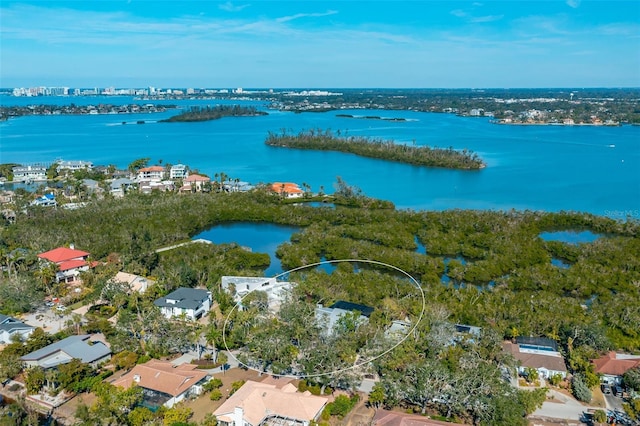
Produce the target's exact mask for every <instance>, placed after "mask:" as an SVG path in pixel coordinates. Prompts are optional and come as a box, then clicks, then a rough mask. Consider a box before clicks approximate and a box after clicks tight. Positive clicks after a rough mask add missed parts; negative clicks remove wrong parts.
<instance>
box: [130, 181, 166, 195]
mask: <svg viewBox="0 0 640 426" xmlns="http://www.w3.org/2000/svg"><path fill="white" fill-rule="evenodd" d="M138 189H139V190H140V192H142V193H143V194H151V192H153V191H154V190H155V191H173V189H174V183H173V181H170V180H164V181H157V180H143V181H140V182H138Z"/></svg>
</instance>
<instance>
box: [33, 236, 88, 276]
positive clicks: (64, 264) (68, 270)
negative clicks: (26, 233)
mask: <svg viewBox="0 0 640 426" xmlns="http://www.w3.org/2000/svg"><path fill="white" fill-rule="evenodd" d="M38 257H39V258H40V259H42V260H44V261H48V262H52V263H55V264H56V265H57V267H58V270H57V272H56V282H61V281H64V282H66V283H68V284H79V283H80V278H79V275H80V273H81V272H84V271H87V270H89V267H90V266H91V265H89V263H88V262H87V258H88V257H89V253H87V252H86V251H82V250H76V249H75V247H74V246H73V245H71V246H70V247H58V248H56V249H53V250H49V251H46V252H44V253H40V254H39V255H38Z"/></svg>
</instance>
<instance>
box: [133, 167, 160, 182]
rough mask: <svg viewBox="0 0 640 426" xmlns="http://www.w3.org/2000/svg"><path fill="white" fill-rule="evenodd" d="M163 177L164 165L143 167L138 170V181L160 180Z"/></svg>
mask: <svg viewBox="0 0 640 426" xmlns="http://www.w3.org/2000/svg"><path fill="white" fill-rule="evenodd" d="M163 179H164V167H162V166H151V167H143V168H141V169H140V170H138V181H154V182H160V181H161V180H163Z"/></svg>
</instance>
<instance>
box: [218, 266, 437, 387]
mask: <svg viewBox="0 0 640 426" xmlns="http://www.w3.org/2000/svg"><path fill="white" fill-rule="evenodd" d="M342 262H349V263H352V262H359V263H369V264H372V265H381V266H385V267H387V268H391V269H394V270H396V271H398V272H400V273H402V274H404V275H406V276H407V277H408V278H409V279H410V280H411V281H413V284H414V285H415V286H416V288H417V289H418V291H419V292H420V296H421V297H422V310H421V311H420V315H419V317H418V320H417V321H416V323H415V325H414V326H413V327H412V328H411V330H409V331H408V332H407V334H406V335H405V336H404V337H403V338H402V339H400V340H399V341H398V343H396V344H395V345H393V346H392V347H390V348H389V349H387V350H386V351H384V352H382V353H380V354H378V355H376V356H375V357H373V358H371V359H367V360H365V361H363V362H359V363H356V364H354V365H352V366H351V367H346V368H342V369H339V370H333V371H329V372H326V373H316V374H305V375H297V376H296V375H292V374H276V373H273V372H268V371H262V370H258V369H257V368H253V367H250V366H248V365H246V364H245V363H243V362H241V361H240V360H239V359H238V358H236V356H235V355H233V353H231V351H230V350H229V346H228V345H227V338H226V337H225V334H226V333H225V332H226V331H227V325H228V324H229V318H230V317H231V314H233V311H234V310H235V309H236V308H238V306H240V304H241V302H242V300H244V298H245V297H247V296H248V295H250V294H251V293H253V292H254V291H256V290H257V289H253V290H251V291H250V292H249V293H247V294H245V295H244V296H242V298H241V299H240V300H239V301H238V302H237V303H236V304H235V305H234V306H233V308H231V311H229V313H228V314H227V317H226V318H225V320H224V325H223V326H222V343H223V344H224V348H225V350H226V351H227V353H228V354H229V356H231V357H232V358H233V359H234V360H235V361H236V362H237V363H238V365H240V366H243V367H244V368H246V369H248V370H252V371H255V372H257V373H259V374H269V375H271V376H274V377H288V378H291V379H309V378H314V377H323V376H329V375H334V374H339V373H344V372H345V371H349V370H354V369H356V368H358V367H362V366H363V365H366V364H369V363H371V362H373V361H375V360H377V359H380V358H382V357H383V356H385V355H386V354H388V353H389V352H391V351H393V350H394V349H395V348H397V347H398V346H400V345H401V344H402V343H403V342H404V341H405V340H407V339H408V338H409V336H411V335H412V334H413V333H414V332H415V330H416V329H417V328H418V324H420V322H421V321H422V318H423V317H424V311H425V310H426V308H427V301H426V298H425V296H424V290H422V287H421V286H420V283H419V282H418V280H416V279H415V278H413V277H412V276H411V274H409V273H408V272H406V271H404V270H402V269H400V268H398V267H397V266H393V265H390V264H388V263H384V262H378V261H377V260H367V259H338V260H325V261H322V262H316V263H310V264H308V265H303V266H298V267H297V268H293V269H290V270H288V271H285V272H282V273H280V274H278V275H276V276H275V277H273V278H276V279H278V278H279V277H282V276H283V275H287V274H289V273H291V272H296V271H299V270H302V269H307V268H312V267H315V266H320V265H325V264H332V263H342ZM265 279H267V277H265Z"/></svg>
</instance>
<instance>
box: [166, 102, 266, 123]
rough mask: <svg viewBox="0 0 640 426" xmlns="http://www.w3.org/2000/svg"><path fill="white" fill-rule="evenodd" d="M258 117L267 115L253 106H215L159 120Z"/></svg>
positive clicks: (191, 109) (198, 108)
mask: <svg viewBox="0 0 640 426" xmlns="http://www.w3.org/2000/svg"><path fill="white" fill-rule="evenodd" d="M258 115H267V113H266V112H264V111H258V109H257V108H256V107H253V106H241V105H216V106H214V107H210V106H206V107H199V106H195V107H191V108H190V109H189V110H188V111H184V112H182V113H180V114H178V115H174V116H173V117H170V118H167V119H166V120H161V121H163V122H169V123H173V122H190V121H209V120H217V119H219V118H222V117H254V116H258Z"/></svg>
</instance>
